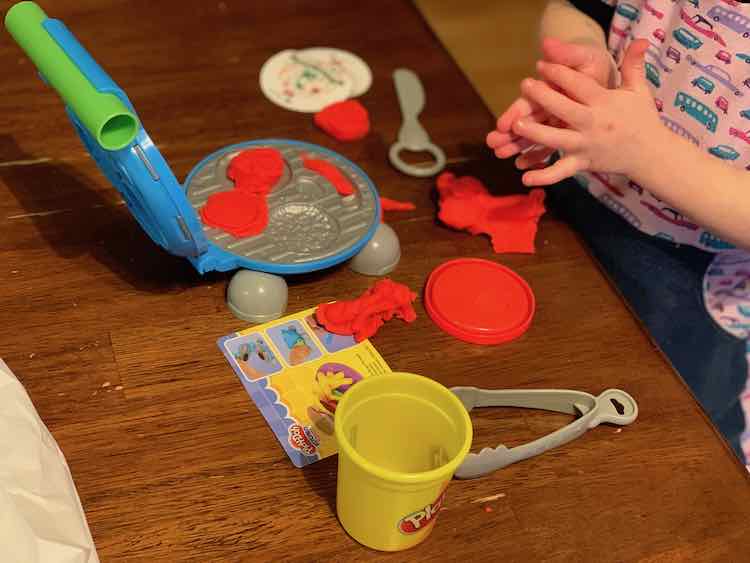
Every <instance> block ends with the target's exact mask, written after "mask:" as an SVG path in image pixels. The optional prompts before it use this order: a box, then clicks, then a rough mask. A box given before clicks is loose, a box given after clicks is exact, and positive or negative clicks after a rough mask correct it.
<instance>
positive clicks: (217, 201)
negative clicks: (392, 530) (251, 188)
mask: <svg viewBox="0 0 750 563" xmlns="http://www.w3.org/2000/svg"><path fill="white" fill-rule="evenodd" d="M200 214H201V219H203V223H204V224H206V225H208V226H210V227H215V228H217V229H222V230H223V231H226V232H228V233H229V234H231V235H232V236H235V237H237V238H243V237H250V236H255V235H258V234H260V233H262V232H263V230H264V229H265V228H266V226H267V225H268V204H267V203H266V196H264V195H256V194H249V193H246V192H243V191H241V190H237V189H234V190H231V191H228V192H219V193H216V194H212V195H211V196H210V197H209V198H208V201H207V202H206V205H204V206H203V207H202V208H201V210H200Z"/></svg>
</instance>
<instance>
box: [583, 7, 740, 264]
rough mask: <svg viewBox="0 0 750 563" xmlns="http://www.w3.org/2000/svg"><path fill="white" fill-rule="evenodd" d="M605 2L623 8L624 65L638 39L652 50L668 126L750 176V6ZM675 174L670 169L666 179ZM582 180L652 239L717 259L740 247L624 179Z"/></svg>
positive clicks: (618, 50) (649, 56) (614, 47)
mask: <svg viewBox="0 0 750 563" xmlns="http://www.w3.org/2000/svg"><path fill="white" fill-rule="evenodd" d="M603 1H604V2H605V3H607V4H609V5H612V6H615V9H616V11H615V16H614V19H613V21H612V26H611V27H610V33H609V48H610V51H611V52H612V54H613V56H614V57H615V59H616V60H617V61H618V62H619V61H620V60H621V58H622V55H623V53H624V52H625V49H626V48H627V46H628V45H629V44H630V42H631V41H632V40H633V39H634V38H638V39H641V38H642V39H647V40H648V41H649V42H650V43H651V47H650V48H649V49H648V51H647V52H646V78H647V79H648V83H649V86H650V88H651V91H652V93H653V96H654V103H655V104H656V107H657V109H658V110H659V115H660V117H661V120H662V123H663V124H664V126H665V127H668V128H669V129H671V130H672V131H673V132H674V133H675V134H677V135H681V136H683V137H685V138H686V139H688V140H689V141H690V142H692V143H693V144H695V145H696V146H697V147H700V149H701V150H705V151H706V152H708V153H709V154H711V155H713V156H714V157H716V158H720V159H722V160H724V162H725V163H726V164H727V166H736V167H742V168H747V169H748V170H750V4H741V3H739V2H737V1H736V0H627V1H624V0H603ZM670 172H671V171H670V168H669V163H668V162H667V163H665V166H664V173H665V174H670ZM577 179H578V181H579V182H580V183H582V184H583V185H584V186H586V187H587V188H588V190H589V191H590V192H591V193H592V194H593V195H594V196H596V197H597V198H598V199H599V201H601V203H603V204H604V205H605V206H607V207H608V208H610V209H612V210H613V211H615V212H617V213H618V214H620V215H621V216H622V217H624V218H625V219H626V220H627V221H628V222H629V223H630V224H631V225H633V226H634V227H636V228H638V229H640V230H641V231H643V232H645V233H647V234H650V235H654V236H658V237H662V238H665V239H668V240H671V241H674V242H677V243H683V244H690V245H693V246H697V247H698V248H702V249H704V250H708V251H711V252H718V251H721V250H725V249H727V248H732V247H731V245H730V244H729V243H727V242H725V241H722V240H720V239H719V238H717V237H716V236H714V235H712V234H711V233H710V232H708V231H706V230H705V229H703V228H702V227H701V226H700V225H698V224H696V223H695V222H694V221H692V220H691V219H690V218H689V217H686V216H684V215H682V214H681V213H680V211H679V210H677V209H674V208H673V207H671V206H670V205H669V204H667V203H666V202H664V201H661V200H660V199H658V198H657V197H656V196H654V195H653V194H651V193H650V192H649V191H648V186H639V185H638V184H635V183H634V182H632V181H630V180H629V179H628V178H627V177H625V176H622V175H616V174H603V173H590V172H586V173H582V174H579V175H578V177H577ZM706 189H707V190H710V189H711V186H710V185H708V186H706ZM748 190H750V176H749V177H748ZM748 224H749V228H750V217H749V218H748Z"/></svg>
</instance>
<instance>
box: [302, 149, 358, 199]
mask: <svg viewBox="0 0 750 563" xmlns="http://www.w3.org/2000/svg"><path fill="white" fill-rule="evenodd" d="M302 164H304V166H305V168H307V169H308V170H312V171H313V172H317V173H318V174H320V175H321V176H323V177H324V178H325V179H326V180H328V181H329V182H331V184H333V187H334V188H336V191H337V192H339V194H340V195H343V196H347V195H352V194H353V193H354V186H352V183H351V182H350V181H349V180H348V179H347V177H346V176H344V174H343V173H342V172H341V170H339V169H338V168H336V166H334V165H333V164H331V163H330V162H328V161H327V160H322V159H318V158H304V159H302Z"/></svg>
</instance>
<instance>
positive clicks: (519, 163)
mask: <svg viewBox="0 0 750 563" xmlns="http://www.w3.org/2000/svg"><path fill="white" fill-rule="evenodd" d="M555 152H556V149H553V148H551V147H537V148H534V149H532V150H530V151H527V152H525V153H523V154H522V155H520V156H519V157H518V158H517V159H516V168H518V169H519V170H528V169H529V168H534V167H536V166H542V165H546V164H547V160H548V159H549V157H550V156H552V155H553V154H554V153H555Z"/></svg>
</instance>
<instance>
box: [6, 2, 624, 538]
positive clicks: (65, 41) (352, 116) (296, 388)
mask: <svg viewBox="0 0 750 563" xmlns="http://www.w3.org/2000/svg"><path fill="white" fill-rule="evenodd" d="M5 25H6V27H7V29H8V31H9V32H10V33H11V35H12V36H13V38H14V39H15V40H16V42H17V43H18V44H19V45H20V46H21V47H22V49H23V50H24V51H25V52H26V54H27V55H28V56H29V57H30V58H31V59H32V61H33V62H34V63H35V65H36V66H37V68H38V70H39V73H40V76H41V78H42V79H43V81H44V82H45V83H46V84H48V85H49V86H51V87H52V88H53V89H55V90H56V91H57V92H58V93H59V95H60V96H61V98H62V99H63V101H64V102H65V106H66V111H67V114H68V117H69V118H70V121H71V122H72V124H73V127H74V128H75V130H76V132H77V133H78V135H79V136H80V138H81V140H82V141H83V144H84V146H85V147H86V149H87V150H88V151H89V153H90V154H91V156H92V158H93V159H94V160H95V162H96V163H97V165H98V166H99V168H100V169H101V171H102V172H103V173H104V175H105V176H106V177H107V179H108V180H109V181H110V182H111V183H112V184H113V185H114V187H115V188H116V189H117V190H118V191H119V192H120V194H121V195H122V197H123V199H124V200H125V202H126V204H127V206H128V209H129V210H130V212H131V213H132V214H133V216H134V217H135V219H136V220H137V221H138V223H139V224H140V225H141V227H142V228H143V229H144V230H145V231H146V233H148V235H149V237H150V238H151V239H152V240H153V241H154V242H155V243H156V244H158V245H159V246H161V247H162V248H164V249H165V250H166V251H168V252H170V253H172V254H175V255H178V256H183V257H185V258H187V259H188V260H189V261H190V262H191V263H192V264H193V266H194V267H195V268H196V270H197V271H198V272H200V273H205V272H209V271H212V270H215V271H233V270H237V272H236V273H235V274H234V276H233V277H232V279H231V281H230V283H229V287H228V290H227V301H228V307H229V309H230V310H231V311H232V312H233V313H234V314H235V315H236V316H237V317H239V318H241V319H243V320H245V321H248V322H251V323H256V324H257V325H256V326H253V327H251V328H248V329H246V330H242V331H239V332H236V333H233V334H230V335H227V336H224V337H222V338H220V339H219V340H218V345H219V348H220V349H221V351H222V353H223V354H224V355H225V357H226V359H227V361H228V363H229V364H230V366H231V367H232V369H233V370H234V371H235V373H236V375H237V377H238V378H239V380H240V382H241V383H242V385H243V386H244V387H245V389H246V391H247V393H248V394H249V396H250V397H251V399H252V400H253V402H254V403H255V405H256V406H257V408H258V410H259V411H260V412H261V414H262V415H263V417H264V418H265V419H266V422H267V423H268V425H269V427H270V428H271V429H272V430H273V433H274V435H275V436H276V439H277V440H278V441H279V443H280V444H281V446H282V448H283V449H284V451H285V452H286V453H287V455H288V456H289V458H290V460H291V461H292V463H293V464H294V465H295V466H297V467H304V466H306V465H309V464H311V463H315V462H316V461H318V460H320V459H323V458H325V457H328V456H331V455H334V454H338V464H339V465H338V467H339V471H338V489H337V513H338V517H339V520H340V522H341V524H342V525H343V527H344V528H345V530H346V531H347V532H348V533H349V534H350V535H351V536H352V537H353V538H354V539H356V540H357V541H359V542H360V543H362V544H364V545H366V546H368V547H371V548H374V549H378V550H385V551H398V550H402V549H407V548H409V547H412V546H414V545H416V544H418V543H420V542H421V541H423V540H424V539H425V538H426V537H427V535H428V534H429V533H430V532H431V531H432V529H433V528H434V525H433V524H434V522H435V519H436V517H437V514H438V512H439V511H440V509H441V508H442V506H443V503H444V501H445V494H446V488H447V486H448V484H449V483H450V482H451V480H452V479H453V478H454V477H456V478H458V479H472V478H476V477H481V476H484V475H488V474H490V473H492V472H494V471H496V470H498V469H500V468H502V467H505V466H507V465H509V464H511V463H515V462H517V461H521V460H524V459H527V458H529V457H532V456H535V455H538V454H540V453H543V452H545V451H547V450H549V449H551V448H554V447H558V446H560V445H562V444H564V443H566V442H569V441H571V440H573V439H575V438H577V437H578V436H580V435H581V434H583V433H584V432H586V431H587V430H588V429H590V428H594V427H596V426H597V425H598V424H600V423H611V424H616V425H627V424H630V423H632V422H633V421H634V420H635V419H636V417H637V415H638V406H637V404H636V402H635V400H634V399H633V398H632V397H631V396H630V395H628V394H627V393H625V392H624V391H620V390H616V389H612V390H607V391H605V392H603V393H601V394H600V395H599V396H593V395H590V394H588V393H583V392H579V391H570V390H482V389H477V388H475V387H454V388H452V389H447V388H445V387H443V386H442V385H440V384H439V383H437V382H435V381H433V380H432V379H429V378H426V377H422V376H419V375H414V374H405V373H398V372H393V371H391V368H390V366H389V365H388V364H387V363H386V361H385V359H384V358H383V357H382V356H380V354H379V353H378V352H377V350H376V349H375V347H374V346H373V344H372V343H371V342H370V340H369V338H370V337H372V336H373V335H374V334H375V333H376V332H377V331H378V330H379V329H380V328H381V327H382V326H383V325H384V324H385V323H386V322H389V321H390V320H391V319H393V318H398V319H401V320H403V321H405V322H412V321H413V320H414V319H415V318H416V312H415V310H414V308H413V302H414V301H415V299H416V297H417V295H416V294H415V293H413V292H412V291H411V290H410V289H409V288H408V287H406V286H404V285H402V284H398V283H395V282H393V281H391V280H390V279H388V278H383V279H380V280H378V281H377V282H376V283H374V284H373V286H372V287H371V288H370V289H369V290H367V291H366V292H365V293H364V294H363V295H361V296H360V297H357V298H355V299H348V300H340V301H336V302H333V303H325V304H321V305H320V306H318V307H317V308H313V309H309V310H306V311H302V312H298V313H293V314H291V315H288V316H284V313H285V311H286V305H287V293H288V289H287V285H286V282H285V281H284V276H290V275H295V274H300V273H305V272H312V271H316V270H323V269H326V268H330V267H331V266H334V265H336V264H340V263H342V262H345V261H347V260H348V261H350V266H351V267H352V269H354V270H355V271H357V272H359V273H362V274H365V275H370V276H384V275H386V274H388V273H389V272H391V271H392V270H394V269H395V268H396V267H397V265H398V262H399V259H400V247H399V242H398V237H397V235H396V233H395V232H394V230H393V229H392V228H391V227H389V226H388V225H387V224H385V223H384V222H382V213H383V211H384V210H386V211H387V210H407V209H413V205H410V204H408V203H402V202H394V201H392V200H388V199H386V198H381V197H380V196H379V195H378V191H377V189H376V187H375V185H374V184H373V182H372V181H371V180H370V179H369V177H368V176H367V174H366V173H365V172H364V171H363V170H362V169H361V168H359V167H358V166H357V165H356V164H354V163H353V162H351V161H349V160H347V159H346V158H344V157H342V156H341V155H339V154H337V153H336V152H334V151H331V150H329V149H326V148H323V147H321V146H318V145H313V144H309V143H304V142H301V141H296V140H286V139H264V140H250V141H247V142H244V143H240V144H236V145H231V146H228V147H225V148H222V149H220V150H218V151H216V152H215V153H213V154H211V155H209V156H207V157H206V158H204V159H203V160H202V161H201V162H199V163H198V165H197V166H196V167H195V168H194V169H193V170H192V172H190V174H189V175H188V177H187V179H186V180H185V182H184V184H180V183H179V182H178V180H177V179H176V178H175V176H174V174H173V172H172V170H171V169H170V167H169V165H168V164H167V162H166V160H165V159H164V158H163V156H162V155H161V153H160V152H159V150H158V149H157V147H156V145H155V144H154V143H153V141H152V140H151V138H150V137H149V136H148V134H147V132H146V131H145V129H144V128H143V126H142V124H141V122H140V120H139V119H138V117H137V114H136V112H135V108H134V107H133V105H132V103H131V102H130V100H129V99H128V97H127V96H126V94H125V92H124V91H123V90H122V89H120V88H119V87H118V86H117V84H115V82H114V81H113V80H112V79H111V78H110V77H109V76H108V75H107V74H106V73H105V72H104V70H103V69H102V68H101V67H100V66H99V65H98V64H97V63H96V61H95V60H94V59H93V58H92V57H91V55H90V54H89V53H88V52H87V51H86V50H85V49H84V48H83V46H81V44H80V43H79V42H78V41H77V40H76V39H75V37H74V36H73V35H72V33H71V32H70V31H69V30H68V29H67V28H66V27H65V25H64V24H63V23H62V22H60V21H58V20H54V19H50V18H48V17H47V16H46V14H45V13H44V12H43V11H42V9H41V8H40V7H39V6H38V5H36V4H35V3H33V2H20V3H18V4H16V5H15V6H14V7H13V8H11V9H10V10H9V11H8V14H7V15H6V19H5ZM372 78H373V77H372V73H371V71H370V69H369V67H367V65H366V63H365V62H364V61H362V60H361V59H360V58H359V57H357V56H356V55H353V54H352V53H347V52H346V51H341V50H337V49H330V48H314V49H307V50H303V51H292V50H287V51H283V52H281V53H278V54H276V55H274V56H273V57H271V59H269V61H268V62H267V63H266V64H265V65H264V66H263V68H262V69H261V71H260V86H261V90H262V91H263V93H264V94H265V95H266V97H268V98H269V100H271V101H272V102H274V103H276V104H278V105H280V106H282V107H285V108H287V109H289V110H292V111H297V112H300V113H315V123H316V124H317V125H319V126H320V127H321V128H322V129H323V130H325V131H327V132H328V133H330V134H331V135H332V136H334V137H335V138H337V139H338V140H342V141H349V142H355V141H356V140H358V139H361V138H362V137H363V136H364V135H365V134H366V133H367V131H368V130H369V116H368V115H367V112H366V109H365V108H364V106H362V105H361V104H360V103H359V102H357V101H356V100H354V99H353V98H354V97H356V96H360V95H362V94H364V92H366V91H367V89H368V88H369V86H370V83H371V82H372ZM393 79H394V87H395V91H396V95H397V99H398V102H399V105H400V108H401V111H402V114H403V124H402V126H401V129H400V131H399V133H398V138H397V140H396V141H395V142H394V144H393V146H392V147H391V150H390V151H389V155H388V158H389V159H390V161H391V163H392V164H393V166H394V167H395V168H396V169H397V170H399V171H401V172H403V173H405V174H408V175H411V176H414V177H428V176H434V175H437V174H439V173H440V172H441V171H442V170H443V168H444V166H445V163H446V158H445V154H444V152H443V150H442V149H440V148H439V147H438V146H437V145H435V144H433V143H432V141H431V140H430V138H429V136H428V134H427V132H426V131H425V130H424V128H423V127H422V126H421V124H420V123H419V120H418V116H419V114H420V113H421V112H422V110H423V108H424V105H425V93H424V89H423V87H422V84H421V82H420V80H419V78H418V76H417V75H416V74H415V73H414V72H413V71H410V70H408V69H397V70H396V71H395V72H394V75H393ZM404 150H409V151H427V152H429V153H430V154H432V155H433V158H434V161H435V162H434V163H433V164H432V165H430V166H428V167H426V166H414V165H411V164H407V163H405V162H404V161H403V160H402V159H401V156H400V153H401V152H402V151H404ZM437 187H438V193H439V213H438V217H439V218H440V220H441V221H442V222H443V223H445V224H446V225H449V226H451V227H453V228H455V229H458V230H464V231H467V232H469V233H471V234H473V235H477V234H486V235H488V236H489V237H490V238H491V240H492V246H493V249H494V250H495V252H498V253H502V252H527V253H528V252H534V237H535V235H536V230H537V222H538V220H539V218H540V216H541V215H542V214H543V213H544V204H543V201H544V193H543V192H541V191H537V190H532V192H531V193H529V194H528V195H523V196H505V197H498V196H493V195H491V194H490V193H489V191H488V190H487V189H486V188H485V187H484V186H483V185H482V184H481V182H479V181H478V180H477V179H475V178H471V177H462V178H457V177H455V176H454V175H453V174H451V173H449V172H444V173H443V174H442V175H440V177H439V178H438V181H437ZM424 303H425V309H426V311H427V313H428V315H429V317H430V318H431V319H432V321H433V322H434V323H435V324H436V325H437V326H438V327H440V329H442V330H443V331H445V332H446V333H448V334H450V335H452V336H454V337H456V338H458V339H460V340H463V341H465V342H467V343H472V344H477V345H499V344H502V343H507V342H510V341H512V340H514V339H516V338H519V337H520V336H521V335H523V334H524V333H525V332H526V330H527V329H528V328H529V326H530V325H531V322H532V319H533V316H534V311H535V307H536V303H535V299H534V294H533V292H532V290H531V288H530V287H529V285H528V284H527V283H526V282H525V281H524V280H523V279H522V278H521V277H520V276H518V274H516V273H515V272H513V271H512V270H510V269H508V268H506V267H504V266H502V265H500V264H498V263H496V262H493V261H489V260H481V259H464V258H459V259H455V260H451V261H449V262H446V263H444V264H442V265H441V266H439V267H438V268H437V269H435V271H433V272H432V274H431V275H430V276H429V279H428V280H427V283H426V287H425V290H424ZM492 406H497V407H523V408H531V409H542V410H549V411H554V412H560V413H566V414H570V415H574V417H575V418H574V420H573V421H572V422H571V423H570V424H568V425H567V426H565V427H564V428H561V429H560V430H558V431H556V432H554V433H552V434H550V435H548V436H545V437H543V438H540V439H538V440H535V441H534V442H531V443H529V444H525V445H521V446H517V447H514V448H506V447H505V446H503V445H500V446H498V447H497V448H494V449H490V448H485V449H483V450H482V451H480V452H477V453H470V449H471V443H472V424H471V419H470V418H469V412H470V411H472V409H474V408H478V407H492Z"/></svg>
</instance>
